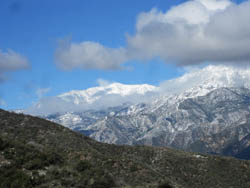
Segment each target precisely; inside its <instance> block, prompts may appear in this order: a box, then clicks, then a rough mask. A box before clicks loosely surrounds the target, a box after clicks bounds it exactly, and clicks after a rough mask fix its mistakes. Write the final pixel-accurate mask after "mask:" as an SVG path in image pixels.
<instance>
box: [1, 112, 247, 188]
mask: <svg viewBox="0 0 250 188" xmlns="http://www.w3.org/2000/svg"><path fill="white" fill-rule="evenodd" d="M249 177H250V161H245V160H237V159H234V158H225V157H219V156H210V155H203V154H198V153H187V152H183V151H178V150H174V149H169V148H163V147H147V146H116V145H109V144H104V143H99V142H97V141H94V140H92V139H90V138H88V137H86V136H84V135H82V134H79V133H76V132H74V131H71V130H70V129H68V128H65V127H63V126H60V125H58V124H55V123H52V122H50V121H47V120H43V119H41V118H37V117H32V116H27V115H23V114H15V113H10V112H7V111H3V110H0V187H3V188H8V187H14V188H29V187H44V188H45V187H60V188H61V187H67V188H69V187H77V188H80V187H83V188H110V187H124V188H125V187H126V188H129V187H138V188H139V187H143V188H144V187H152V188H154V187H155V188H171V187H172V188H229V187H232V188H247V187H250V179H249Z"/></svg>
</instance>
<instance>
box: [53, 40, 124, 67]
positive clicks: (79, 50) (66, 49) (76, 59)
mask: <svg viewBox="0 0 250 188" xmlns="http://www.w3.org/2000/svg"><path fill="white" fill-rule="evenodd" d="M55 59H56V63H57V65H58V66H59V67H60V68H62V69H65V70H71V69H74V68H80V69H101V70H117V69H122V66H121V64H122V63H124V62H125V61H126V50H125V49H123V48H118V49H112V48H108V47H105V46H103V45H101V44H99V43H97V42H81V43H66V44H63V45H62V44H61V45H59V48H58V49H57V50H56V53H55Z"/></svg>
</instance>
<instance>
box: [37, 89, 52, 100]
mask: <svg viewBox="0 0 250 188" xmlns="http://www.w3.org/2000/svg"><path fill="white" fill-rule="evenodd" d="M50 89H51V88H38V89H37V90H36V95H37V97H38V98H41V97H43V96H44V95H46V94H47V93H48V92H49V91H50Z"/></svg>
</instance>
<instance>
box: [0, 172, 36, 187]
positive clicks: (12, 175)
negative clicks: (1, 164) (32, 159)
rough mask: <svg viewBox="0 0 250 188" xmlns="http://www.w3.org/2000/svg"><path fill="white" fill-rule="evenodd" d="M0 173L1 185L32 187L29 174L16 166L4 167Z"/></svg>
mask: <svg viewBox="0 0 250 188" xmlns="http://www.w3.org/2000/svg"><path fill="white" fill-rule="evenodd" d="M0 173H1V175H0V187H6V188H7V187H13V188H31V187H32V183H31V179H30V177H29V176H28V175H26V174H25V173H24V172H22V171H21V170H18V169H16V168H10V169H4V170H2V171H1V172H0Z"/></svg>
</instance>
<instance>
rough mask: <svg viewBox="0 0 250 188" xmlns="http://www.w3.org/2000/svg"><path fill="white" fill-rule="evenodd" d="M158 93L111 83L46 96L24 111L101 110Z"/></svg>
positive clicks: (153, 88) (148, 87)
mask: <svg viewBox="0 0 250 188" xmlns="http://www.w3.org/2000/svg"><path fill="white" fill-rule="evenodd" d="M157 93H158V87H156V86H152V85H148V84H142V85H125V84H121V83H111V84H106V85H101V86H98V87H93V88H89V89H86V90H73V91H70V92H67V93H63V94H60V95H58V96H55V97H47V98H43V99H41V100H40V101H38V102H37V103H36V104H34V105H33V106H31V107H30V108H28V109H26V110H25V111H24V112H25V113H30V114H34V115H50V114H55V113H65V112H83V111H87V110H102V109H107V108H109V107H115V106H119V105H120V104H124V103H126V104H133V103H138V102H144V101H146V100H148V99H149V98H151V97H153V96H154V95H156V94H157Z"/></svg>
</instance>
